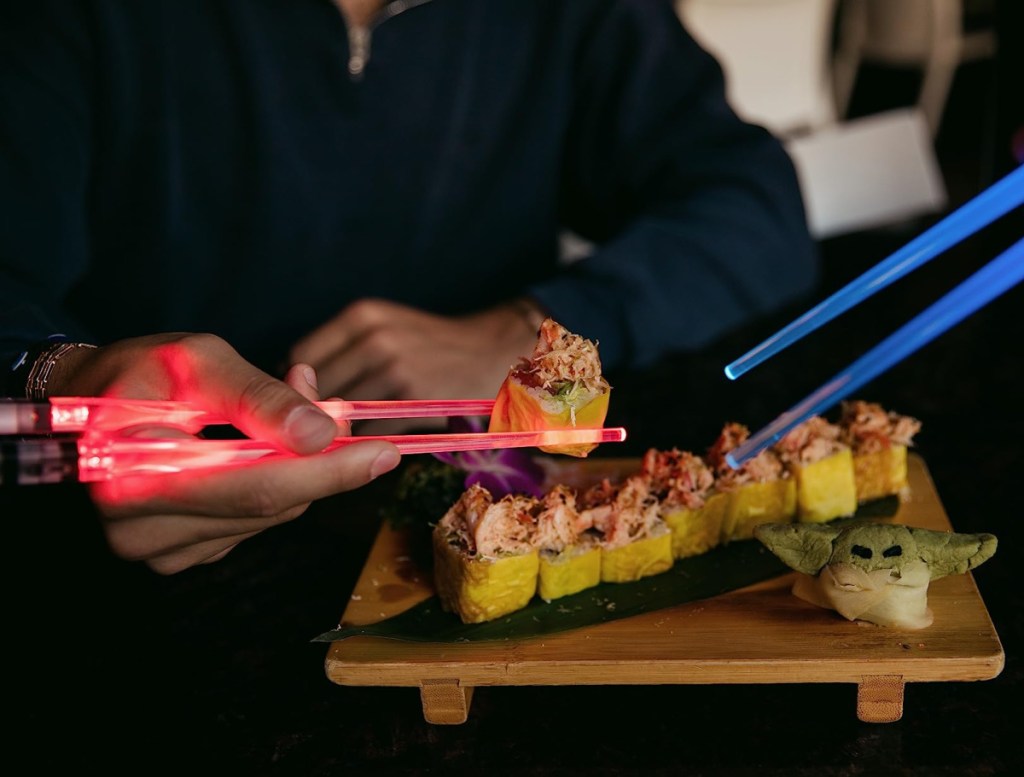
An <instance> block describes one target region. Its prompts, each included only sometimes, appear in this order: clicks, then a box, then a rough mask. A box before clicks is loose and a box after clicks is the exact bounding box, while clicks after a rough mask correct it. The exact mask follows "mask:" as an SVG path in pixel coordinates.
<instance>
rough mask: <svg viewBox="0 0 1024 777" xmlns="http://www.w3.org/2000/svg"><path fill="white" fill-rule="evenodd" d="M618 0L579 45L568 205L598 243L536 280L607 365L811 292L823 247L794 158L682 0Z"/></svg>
mask: <svg viewBox="0 0 1024 777" xmlns="http://www.w3.org/2000/svg"><path fill="white" fill-rule="evenodd" d="M609 7H610V9H611V10H610V11H609V12H608V14H607V15H606V16H605V17H604V18H603V20H602V22H601V23H600V24H599V25H597V26H596V27H595V28H594V30H593V34H592V35H591V36H590V37H589V38H588V40H587V41H586V42H585V44H584V46H583V47H582V50H581V52H580V56H579V59H578V63H579V66H578V79H577V84H578V86H577V90H576V101H575V105H574V113H573V117H572V119H571V123H570V137H569V138H568V139H567V143H566V146H567V149H568V152H567V154H568V156H567V159H566V169H565V175H564V181H565V183H564V189H563V192H562V201H561V206H560V207H561V210H562V214H563V215H562V221H563V223H564V224H565V225H566V226H567V228H569V229H571V230H572V231H574V232H576V233H577V234H578V235H580V236H581V237H583V238H585V239H586V240H587V241H590V242H592V243H593V244H594V246H595V248H594V250H593V252H592V253H591V254H590V255H588V256H587V257H586V258H583V259H581V260H578V261H576V262H574V263H572V264H571V265H570V266H569V268H568V271H567V272H565V273H563V274H561V275H558V276H555V277H554V278H552V279H550V280H548V281H545V282H543V283H540V284H538V285H536V286H535V287H534V288H532V289H531V290H530V293H531V295H532V296H533V297H534V299H536V300H537V301H538V302H539V303H540V304H541V305H543V306H544V307H545V308H547V309H548V310H549V311H551V312H552V314H553V315H555V316H556V317H557V318H558V319H559V320H560V321H561V322H562V323H563V324H565V325H566V326H567V327H569V328H570V329H572V330H573V331H578V332H581V333H585V334H586V335H587V336H588V337H591V338H595V339H597V340H598V341H599V342H600V345H601V353H602V360H603V361H604V362H605V363H606V365H608V366H610V367H618V366H631V367H642V366H646V365H649V364H651V363H653V362H654V361H656V360H657V359H658V358H660V357H662V356H664V355H666V354H668V353H672V352H686V351H694V350H697V349H700V348H702V347H704V346H707V345H709V344H711V343H713V342H714V341H715V340H716V339H717V338H719V337H721V336H724V335H725V334H727V333H729V332H730V331H731V330H735V329H736V328H737V327H739V326H741V325H743V324H745V323H747V322H749V321H751V320H752V319H753V318H755V317H757V316H760V315H765V314H767V313H770V312H772V311H774V310H777V309H778V308H780V307H781V306H783V305H784V304H787V303H789V302H792V301H793V300H794V299H796V298H798V297H799V296H801V295H803V294H806V293H808V292H809V290H810V289H811V288H812V287H813V285H814V284H815V283H816V280H817V273H818V268H817V252H816V247H815V245H814V242H813V240H812V239H811V237H810V235H809V233H808V230H807V226H806V220H805V214H804V210H803V203H802V200H801V195H800V190H799V187H798V183H797V179H796V175H795V170H794V167H793V165H792V162H791V160H790V158H789V157H788V155H787V154H786V152H785V150H784V148H783V147H782V145H781V143H780V142H779V141H778V140H777V139H776V138H774V137H773V136H772V135H771V134H770V133H769V132H768V131H766V130H765V129H764V128H761V127H758V126H754V125H751V124H748V123H744V122H743V121H741V120H740V119H739V118H738V117H737V116H736V115H735V113H734V112H733V111H732V110H731V108H730V107H729V105H728V104H727V102H726V97H725V87H724V80H723V74H722V70H721V68H720V66H719V64H718V63H717V62H716V61H715V60H714V59H713V58H712V57H711V56H710V55H709V54H708V53H706V52H705V51H704V50H702V49H701V48H700V47H699V46H698V44H697V43H696V42H695V41H694V40H693V39H692V37H690V35H689V34H688V33H687V32H686V31H685V29H684V28H683V26H682V24H681V23H680V21H679V19H678V17H677V16H676V15H675V13H674V11H673V10H672V5H671V3H667V2H664V3H662V2H657V3H651V2H647V1H646V0H623V1H622V2H617V3H611V4H610V6H609Z"/></svg>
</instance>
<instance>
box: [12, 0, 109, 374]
mask: <svg viewBox="0 0 1024 777" xmlns="http://www.w3.org/2000/svg"><path fill="white" fill-rule="evenodd" d="M78 8H79V4H77V3H49V2H42V1H41V2H39V3H35V2H33V3H10V4H5V7H4V10H3V11H2V12H0V358H2V359H3V361H2V362H0V376H6V373H7V372H8V371H9V370H10V369H11V367H12V366H13V362H14V360H16V359H17V357H18V355H19V354H21V353H22V352H23V351H24V350H25V347H26V346H27V344H29V343H32V342H35V341H42V340H45V339H46V338H47V337H49V336H50V335H53V334H55V333H61V334H66V335H67V336H68V337H70V338H72V339H88V335H87V333H86V332H84V331H83V330H82V329H81V328H80V327H79V326H78V325H77V324H76V323H75V322H74V321H73V320H71V319H70V318H69V317H67V316H66V315H65V314H64V313H63V312H62V309H61V304H62V300H63V299H64V298H65V296H66V294H67V292H68V290H69V289H70V288H71V287H72V286H73V285H74V283H75V282H76V279H77V278H78V277H79V276H80V274H81V272H82V270H83V268H84V266H85V262H86V259H87V255H88V239H87V231H86V220H87V212H86V205H85V199H86V195H85V192H86V187H87V180H88V175H89V165H88V157H89V151H88V149H89V145H90V142H91V139H90V134H91V133H90V123H91V122H90V109H89V92H90V84H89V73H90V66H89V62H88V60H89V53H88V51H89V46H88V44H87V42H86V40H87V36H86V35H85V34H84V30H85V25H84V24H83V22H82V20H81V19H80V18H78V17H77V16H76V14H78V13H79V11H78V10H77V9H78ZM0 382H2V381H0Z"/></svg>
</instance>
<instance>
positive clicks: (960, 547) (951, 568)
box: [754, 523, 996, 629]
mask: <svg viewBox="0 0 1024 777" xmlns="http://www.w3.org/2000/svg"><path fill="white" fill-rule="evenodd" d="M754 536H755V537H756V538H757V539H758V540H760V541H761V542H762V543H763V544H764V545H765V546H766V547H767V548H768V549H769V550H770V551H771V552H772V553H774V554H775V555H776V556H778V557H779V558H780V559H781V560H782V561H783V562H785V563H786V564H787V565H788V566H790V567H792V568H793V569H795V570H796V571H797V572H801V573H802V574H801V575H800V576H798V577H797V581H796V583H794V585H793V594H794V595H795V596H798V597H799V598H801V599H804V600H806V601H808V602H810V603H812V604H815V605H818V606H819V607H826V608H829V609H832V610H835V611H837V612H838V613H839V614H840V615H842V616H843V617H844V618H846V619H847V620H851V621H852V620H862V621H868V622H870V623H875V624H877V625H880V626H891V627H895V628H903V629H923V628H925V627H927V626H930V625H931V624H932V620H933V615H932V611H931V610H930V609H929V608H928V583H930V582H931V581H932V580H936V579H938V578H940V577H945V576H946V575H953V574H963V573H964V572H967V571H968V570H970V569H974V568H975V567H977V566H978V565H979V564H981V563H983V562H985V561H987V560H988V559H989V558H991V557H992V555H993V554H994V553H995V552H996V538H995V536H993V535H991V534H957V533H954V532H943V531H934V530H932V529H918V528H912V527H909V526H900V525H894V524H875V523H859V524H851V525H846V526H837V525H829V524H799V523H792V524H781V523H769V524H762V525H760V526H758V527H757V528H756V529H754Z"/></svg>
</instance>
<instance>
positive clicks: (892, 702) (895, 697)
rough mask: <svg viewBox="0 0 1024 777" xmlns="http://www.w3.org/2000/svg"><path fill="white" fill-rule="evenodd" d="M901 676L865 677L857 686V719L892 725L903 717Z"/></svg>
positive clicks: (902, 684)
mask: <svg viewBox="0 0 1024 777" xmlns="http://www.w3.org/2000/svg"><path fill="white" fill-rule="evenodd" d="M903 687H904V683H903V677H902V675H865V676H864V677H862V678H861V681H860V683H859V684H858V685H857V718H858V719H859V720H863V721H864V722H865V723H893V722H894V721H897V720H899V719H900V718H902V717H903Z"/></svg>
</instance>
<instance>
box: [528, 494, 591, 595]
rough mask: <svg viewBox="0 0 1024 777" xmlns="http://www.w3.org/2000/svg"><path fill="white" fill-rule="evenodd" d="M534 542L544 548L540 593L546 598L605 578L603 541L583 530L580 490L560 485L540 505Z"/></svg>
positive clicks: (580, 588)
mask: <svg viewBox="0 0 1024 777" xmlns="http://www.w3.org/2000/svg"><path fill="white" fill-rule="evenodd" d="M533 541H534V544H535V545H536V546H537V549H538V550H539V551H540V569H539V573H538V576H537V595H538V596H540V598H541V599H543V600H544V601H546V602H550V601H553V600H554V599H559V598H561V597H563V596H568V595H569V594H575V593H578V592H580V591H583V590H585V589H587V588H592V587H594V586H595V585H597V584H598V583H599V582H601V545H600V544H599V543H598V541H597V537H596V536H595V535H593V534H591V533H588V532H586V531H584V530H583V523H582V521H581V520H580V515H579V511H578V510H577V508H576V493H575V492H574V491H573V490H572V489H570V488H569V487H568V486H564V485H557V486H555V487H554V488H552V489H551V490H550V491H548V492H547V493H546V494H545V495H544V497H543V499H541V500H540V503H539V504H538V506H537V512H536V524H535V529H534V534H533Z"/></svg>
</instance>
